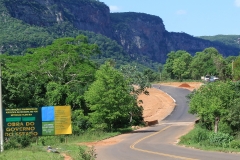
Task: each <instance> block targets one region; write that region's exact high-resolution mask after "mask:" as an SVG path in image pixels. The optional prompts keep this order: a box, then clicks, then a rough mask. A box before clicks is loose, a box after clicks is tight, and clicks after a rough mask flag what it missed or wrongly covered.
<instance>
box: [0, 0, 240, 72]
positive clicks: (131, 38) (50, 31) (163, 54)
mask: <svg viewBox="0 0 240 160" xmlns="http://www.w3.org/2000/svg"><path fill="white" fill-rule="evenodd" d="M0 3H1V5H0V52H1V53H5V52H8V53H9V54H10V55H19V54H21V55H22V54H24V52H25V50H26V49H27V48H33V47H39V46H46V45H48V44H50V43H51V42H52V41H53V40H54V39H56V38H60V37H76V36H77V35H79V34H84V35H87V36H88V37H89V40H90V42H91V43H97V44H99V46H100V50H101V51H102V53H103V54H102V55H101V56H100V57H95V58H98V62H103V61H105V60H106V59H108V58H110V59H113V60H115V61H119V62H117V63H116V65H117V66H120V65H119V63H120V64H121V63H129V62H131V63H137V64H142V66H146V65H147V67H151V68H153V69H155V70H157V69H156V68H158V67H156V66H159V63H165V61H166V59H167V54H168V53H170V52H171V51H177V50H185V51H187V52H189V53H190V54H191V55H194V54H195V53H196V52H198V51H202V50H204V49H205V48H208V47H214V48H216V49H217V50H218V51H219V52H220V53H221V54H222V55H223V56H224V57H227V56H229V55H238V53H239V51H240V49H239V48H237V47H233V46H227V45H224V44H222V43H216V42H211V41H209V40H203V39H200V38H197V37H193V36H190V35H188V34H186V33H174V32H168V31H167V30H166V29H165V26H164V23H163V20H162V19H161V18H160V17H158V16H154V15H149V14H145V13H133V12H127V13H110V11H109V7H108V6H107V5H105V4H104V3H103V2H100V1H97V0H76V1H73V0H71V1H66V0H59V1H54V0H48V1H44V0H32V1H25V0H14V1H10V0H0ZM79 13H81V14H79ZM85 31H86V32H85ZM91 32H93V33H95V34H96V35H94V34H93V33H91ZM89 33H91V35H90V34H89ZM93 35H94V36H93ZM101 36H103V37H102V38H101V41H104V43H103V42H100V39H99V38H100V37H101ZM104 36H105V37H104ZM94 37H97V38H96V39H95V38H94ZM110 41H113V42H110ZM105 42H106V43H105ZM108 45H110V46H109V47H107V46H108ZM99 58H101V59H99ZM152 62H155V63H152ZM141 68H143V67H141Z"/></svg>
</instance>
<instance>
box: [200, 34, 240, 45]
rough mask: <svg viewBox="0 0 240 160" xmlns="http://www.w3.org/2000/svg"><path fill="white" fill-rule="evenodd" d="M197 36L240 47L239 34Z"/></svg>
mask: <svg viewBox="0 0 240 160" xmlns="http://www.w3.org/2000/svg"><path fill="white" fill-rule="evenodd" d="M199 38H202V39H205V40H209V41H212V42H215V43H218V44H224V45H227V46H232V47H235V48H240V35H216V36H200V37H199Z"/></svg>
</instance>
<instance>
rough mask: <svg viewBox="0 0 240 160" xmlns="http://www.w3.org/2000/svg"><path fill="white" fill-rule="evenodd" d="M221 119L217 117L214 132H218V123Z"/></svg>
mask: <svg viewBox="0 0 240 160" xmlns="http://www.w3.org/2000/svg"><path fill="white" fill-rule="evenodd" d="M219 121H220V118H219V117H216V118H215V125H214V132H215V133H217V132H218V123H219Z"/></svg>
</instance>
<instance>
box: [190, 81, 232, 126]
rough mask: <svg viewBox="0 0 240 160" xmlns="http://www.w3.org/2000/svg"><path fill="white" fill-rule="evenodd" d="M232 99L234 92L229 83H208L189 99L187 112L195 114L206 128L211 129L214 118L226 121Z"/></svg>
mask: <svg viewBox="0 0 240 160" xmlns="http://www.w3.org/2000/svg"><path fill="white" fill-rule="evenodd" d="M233 98H234V91H233V90H232V88H231V85H230V84H229V83H224V82H216V83H210V84H207V85H204V86H202V87H201V88H200V89H198V90H197V91H196V92H195V93H194V95H193V96H192V97H191V100H190V103H189V105H190V109H189V112H190V113H192V114H197V115H198V117H199V118H200V120H201V121H202V122H204V124H205V125H206V126H207V128H208V129H212V126H213V124H214V122H215V118H216V117H220V119H221V121H223V122H225V121H226V119H225V117H226V115H227V114H228V113H229V109H230V108H231V104H232V100H233Z"/></svg>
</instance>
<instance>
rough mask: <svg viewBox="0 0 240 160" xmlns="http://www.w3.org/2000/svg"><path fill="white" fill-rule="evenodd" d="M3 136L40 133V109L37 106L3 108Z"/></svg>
mask: <svg viewBox="0 0 240 160" xmlns="http://www.w3.org/2000/svg"><path fill="white" fill-rule="evenodd" d="M4 111H5V112H3V114H4V115H3V117H4V124H3V128H4V136H5V137H9V136H13V135H14V134H17V135H29V134H31V135H34V136H38V135H41V132H42V128H40V127H39V126H40V125H41V110H40V109H39V108H14V109H13V108H11V109H4Z"/></svg>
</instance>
